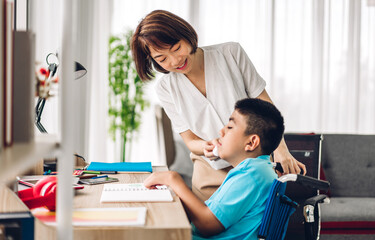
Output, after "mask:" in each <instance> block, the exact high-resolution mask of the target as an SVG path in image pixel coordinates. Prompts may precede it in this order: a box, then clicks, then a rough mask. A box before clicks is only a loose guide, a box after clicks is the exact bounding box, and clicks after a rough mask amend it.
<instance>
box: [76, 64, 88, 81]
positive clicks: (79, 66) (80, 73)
mask: <svg viewBox="0 0 375 240" xmlns="http://www.w3.org/2000/svg"><path fill="white" fill-rule="evenodd" d="M74 68H75V69H74V79H79V78H81V77H83V76H84V75H85V74H86V73H87V70H86V68H85V67H84V66H82V64H80V63H79V62H74Z"/></svg>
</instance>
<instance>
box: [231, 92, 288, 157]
mask: <svg viewBox="0 0 375 240" xmlns="http://www.w3.org/2000/svg"><path fill="white" fill-rule="evenodd" d="M235 110H237V111H238V112H239V113H240V114H241V115H243V116H244V117H246V123H247V128H246V130H245V133H244V134H245V135H251V134H256V135H258V136H259V138H260V147H261V149H262V153H263V154H266V155H269V154H271V153H272V152H273V151H274V150H275V149H276V148H277V147H278V146H279V144H280V141H281V138H282V137H283V133H284V128H285V127H284V118H283V116H282V115H281V113H280V111H279V110H277V108H276V107H275V106H274V105H273V104H272V103H270V102H266V101H263V100H261V99H257V98H245V99H242V100H239V101H237V102H236V105H235Z"/></svg>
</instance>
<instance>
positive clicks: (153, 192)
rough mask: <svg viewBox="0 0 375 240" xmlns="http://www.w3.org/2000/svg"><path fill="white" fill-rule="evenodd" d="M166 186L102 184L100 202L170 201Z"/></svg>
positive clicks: (169, 193)
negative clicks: (151, 187) (147, 186)
mask: <svg viewBox="0 0 375 240" xmlns="http://www.w3.org/2000/svg"><path fill="white" fill-rule="evenodd" d="M172 201H173V197H172V194H171V192H170V191H169V189H168V188H167V187H166V186H157V189H148V188H146V187H145V186H144V185H143V183H131V184H104V186H103V191H102V196H101V198H100V202H102V203H105V202H172Z"/></svg>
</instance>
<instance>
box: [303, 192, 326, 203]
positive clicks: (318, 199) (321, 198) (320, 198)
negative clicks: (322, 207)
mask: <svg viewBox="0 0 375 240" xmlns="http://www.w3.org/2000/svg"><path fill="white" fill-rule="evenodd" d="M326 198H327V195H324V194H321V195H317V196H314V197H311V198H308V199H306V201H305V203H304V206H306V205H311V206H316V204H318V203H323V202H324V200H325V199H326Z"/></svg>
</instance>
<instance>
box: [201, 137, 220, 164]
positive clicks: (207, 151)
mask: <svg viewBox="0 0 375 240" xmlns="http://www.w3.org/2000/svg"><path fill="white" fill-rule="evenodd" d="M218 145H219V142H218V138H215V139H212V140H211V141H206V144H205V145H204V147H203V153H204V156H205V157H206V158H209V159H210V160H216V159H219V157H217V156H215V155H214V153H213V150H214V148H215V146H218Z"/></svg>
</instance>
